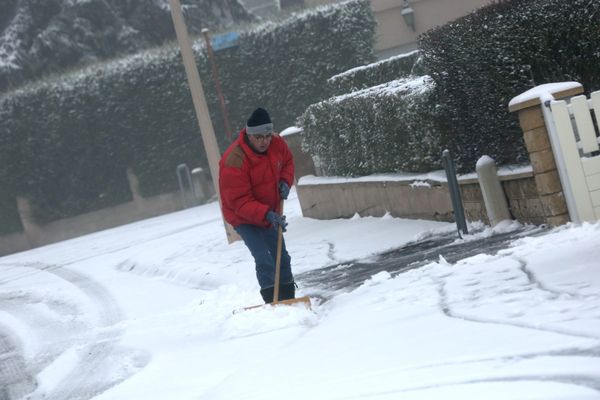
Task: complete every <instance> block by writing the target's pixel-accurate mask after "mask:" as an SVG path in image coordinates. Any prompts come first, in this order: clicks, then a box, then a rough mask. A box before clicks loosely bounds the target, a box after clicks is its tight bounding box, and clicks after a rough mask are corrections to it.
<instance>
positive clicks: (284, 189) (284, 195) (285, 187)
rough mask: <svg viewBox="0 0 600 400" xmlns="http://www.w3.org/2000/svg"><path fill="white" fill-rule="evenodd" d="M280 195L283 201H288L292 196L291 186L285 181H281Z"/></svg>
mask: <svg viewBox="0 0 600 400" xmlns="http://www.w3.org/2000/svg"><path fill="white" fill-rule="evenodd" d="M279 194H280V195H281V198H282V199H283V200H286V199H287V198H288V195H289V194H290V186H289V185H288V184H287V183H285V181H279Z"/></svg>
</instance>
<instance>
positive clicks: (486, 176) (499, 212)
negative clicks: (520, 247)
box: [475, 156, 512, 227]
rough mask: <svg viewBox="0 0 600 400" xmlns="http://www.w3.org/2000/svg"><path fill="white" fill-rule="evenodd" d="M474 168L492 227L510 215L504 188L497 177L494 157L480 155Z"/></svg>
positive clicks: (509, 217) (507, 218)
mask: <svg viewBox="0 0 600 400" xmlns="http://www.w3.org/2000/svg"><path fill="white" fill-rule="evenodd" d="M475 170H476V171H477V180H479V186H480V187H481V194H482V195H483V202H484V203H485V210H486V211H487V215H488V219H489V220H490V225H491V226H492V227H493V226H496V225H498V224H499V223H500V222H502V221H505V220H511V219H512V217H511V215H510V211H509V210H508V203H507V202H506V196H505V195H504V190H503V189H502V185H501V184H500V179H499V178H498V171H497V170H496V162H495V161H494V159H493V158H491V157H489V156H482V157H481V158H480V159H479V160H478V161H477V165H476V166H475Z"/></svg>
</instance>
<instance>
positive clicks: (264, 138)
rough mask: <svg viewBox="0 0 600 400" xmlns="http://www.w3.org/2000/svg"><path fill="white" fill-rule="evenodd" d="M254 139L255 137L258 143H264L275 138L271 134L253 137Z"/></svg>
mask: <svg viewBox="0 0 600 400" xmlns="http://www.w3.org/2000/svg"><path fill="white" fill-rule="evenodd" d="M252 137H254V138H255V139H256V140H257V141H259V142H262V141H265V140H270V139H271V138H272V137H273V134H272V133H269V134H268V135H252Z"/></svg>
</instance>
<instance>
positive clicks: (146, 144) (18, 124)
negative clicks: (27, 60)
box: [0, 0, 375, 232]
mask: <svg viewBox="0 0 600 400" xmlns="http://www.w3.org/2000/svg"><path fill="white" fill-rule="evenodd" d="M374 30H375V22H374V17H373V14H372V11H371V8H370V3H369V2H368V1H367V0H356V1H349V2H344V3H338V4H334V5H331V6H327V7H322V8H320V9H318V10H315V11H309V12H306V13H304V14H300V15H296V16H294V17H292V18H290V19H287V20H284V21H282V22H280V23H277V24H273V23H269V24H266V25H264V26H262V27H260V28H255V29H253V30H251V31H247V32H241V33H240V42H239V46H238V47H237V48H233V49H227V50H224V51H222V52H219V53H218V54H217V62H218V64H219V73H220V77H221V82H222V86H223V89H224V93H225V98H226V101H227V104H228V108H229V114H230V119H231V125H232V128H233V129H234V130H235V132H234V136H236V135H237V130H238V129H240V128H242V127H243V126H244V125H245V121H246V118H247V117H248V115H249V114H250V113H251V112H252V110H253V109H254V108H255V107H257V106H262V107H265V108H267V109H268V110H269V112H270V113H271V116H272V119H273V122H274V123H275V126H276V129H283V128H285V127H287V126H290V125H292V124H293V123H294V122H295V120H296V118H297V116H298V115H300V114H301V113H302V112H303V111H304V110H305V109H306V107H308V105H309V104H312V103H315V102H317V101H319V100H321V99H323V98H326V97H327V94H326V93H325V90H326V89H325V87H326V80H327V78H329V77H330V76H332V75H335V74H337V73H339V72H341V71H345V70H347V69H349V68H351V67H353V66H356V65H362V64H365V63H369V62H372V61H373V59H374V55H373V42H374ZM202 43H203V40H202V39H199V40H198V41H196V42H195V49H196V52H197V64H198V66H199V69H200V74H201V77H202V80H203V84H204V90H205V94H206V95H207V100H208V103H209V108H210V111H211V117H212V121H213V124H214V126H215V132H216V134H217V137H218V140H219V142H220V145H221V150H222V151H223V150H224V149H225V146H226V145H227V144H228V143H229V140H228V139H227V138H226V136H225V134H224V129H223V123H222V118H221V114H220V111H219V107H218V101H217V98H216V95H215V90H214V88H213V83H212V76H211V72H210V67H209V64H208V62H207V60H206V57H205V56H204V49H203V45H202ZM204 153H205V152H204V149H203V146H202V141H201V138H200V132H199V130H198V124H197V121H196V117H195V113H194V109H193V105H192V101H191V96H190V93H189V89H188V87H187V80H186V77H185V73H184V69H183V65H182V62H181V57H180V55H179V51H178V48H177V47H176V46H175V45H174V44H173V45H171V46H166V47H164V48H161V49H157V50H153V51H150V52H145V53H142V54H138V55H135V56H132V57H128V58H126V59H122V60H116V61H113V62H110V63H106V64H103V65H97V66H94V67H90V68H87V69H84V70H81V71H76V72H73V73H71V74H69V75H67V76H60V77H56V78H55V79H49V80H47V81H45V82H41V83H36V84H33V85H30V86H27V87H25V88H22V89H20V90H17V91H15V92H11V93H8V94H5V95H3V96H2V97H1V98H0V160H2V168H0V192H2V193H3V196H5V197H6V198H7V199H9V200H8V201H7V202H4V201H2V199H0V207H2V204H3V203H10V205H11V206H10V207H7V208H3V209H2V210H0V232H7V231H11V230H15V229H18V228H19V227H18V226H15V224H14V221H15V218H14V207H12V205H13V203H14V200H13V199H14V196H16V195H17V194H20V195H24V196H26V197H28V198H29V199H30V200H31V202H32V204H33V207H34V211H35V213H36V218H37V219H38V221H39V222H45V221H50V220H54V219H58V218H61V217H65V216H71V215H76V214H79V213H82V212H86V211H91V210H94V209H98V208H101V207H106V206H110V205H113V204H117V203H121V202H123V201H126V200H128V199H129V198H130V193H129V190H128V184H127V180H126V174H125V170H126V168H127V167H132V168H133V170H134V172H135V173H136V175H137V176H138V178H139V180H140V189H141V191H142V193H143V194H144V195H154V194H157V193H162V192H165V191H171V190H176V189H177V179H176V174H175V171H176V167H177V165H179V164H180V163H187V164H188V165H189V166H190V167H197V166H202V167H206V164H207V161H206V157H205V154H204ZM8 214H11V216H7V215H8ZM7 221H8V222H7ZM11 221H13V222H11Z"/></svg>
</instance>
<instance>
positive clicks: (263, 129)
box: [246, 108, 273, 135]
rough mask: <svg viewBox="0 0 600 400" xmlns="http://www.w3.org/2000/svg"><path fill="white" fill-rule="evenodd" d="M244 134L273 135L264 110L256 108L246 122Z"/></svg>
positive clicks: (269, 118)
mask: <svg viewBox="0 0 600 400" xmlns="http://www.w3.org/2000/svg"><path fill="white" fill-rule="evenodd" d="M246 133H247V134H248V135H268V134H270V133H273V123H271V117H269V113H268V112H267V110H265V109H264V108H257V109H256V110H254V111H253V112H252V115H251V116H250V118H248V121H247V122H246Z"/></svg>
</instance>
